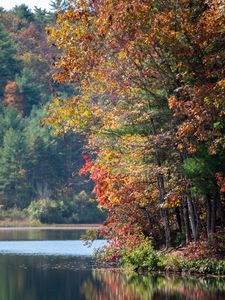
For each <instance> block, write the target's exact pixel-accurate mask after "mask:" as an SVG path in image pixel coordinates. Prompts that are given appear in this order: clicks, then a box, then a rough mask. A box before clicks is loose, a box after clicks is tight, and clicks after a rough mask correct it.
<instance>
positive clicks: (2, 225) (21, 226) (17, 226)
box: [0, 221, 101, 230]
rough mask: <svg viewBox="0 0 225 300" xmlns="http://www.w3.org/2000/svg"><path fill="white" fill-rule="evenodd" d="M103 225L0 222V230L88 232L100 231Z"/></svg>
mask: <svg viewBox="0 0 225 300" xmlns="http://www.w3.org/2000/svg"><path fill="white" fill-rule="evenodd" d="M100 227H101V224H41V223H39V222H29V221H28V222H13V221H12V222H4V221H1V222H0V230H30V229H43V230H54V229H60V230H74V229H80V230H88V229H99V228H100Z"/></svg>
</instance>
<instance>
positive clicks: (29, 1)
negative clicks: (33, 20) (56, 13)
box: [0, 0, 50, 10]
mask: <svg viewBox="0 0 225 300" xmlns="http://www.w3.org/2000/svg"><path fill="white" fill-rule="evenodd" d="M49 2H50V1H48V0H0V7H3V8H4V9H6V10H9V9H11V8H13V7H14V6H15V5H20V4H22V3H24V4H26V5H27V6H29V7H30V8H32V9H33V8H34V6H37V7H39V8H46V9H47V10H50V6H49Z"/></svg>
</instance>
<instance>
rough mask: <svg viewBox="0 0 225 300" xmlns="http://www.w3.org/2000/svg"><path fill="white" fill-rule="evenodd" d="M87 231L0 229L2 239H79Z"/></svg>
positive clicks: (0, 239) (0, 238)
mask: <svg viewBox="0 0 225 300" xmlns="http://www.w3.org/2000/svg"><path fill="white" fill-rule="evenodd" d="M84 233H85V230H82V229H74V230H72V229H71V230H68V229H56V230H54V229H39V228H32V229H11V228H5V229H1V230H0V241H19V240H20V241H26V240H29V241H34V240H38V241H46V240H79V239H80V237H81V235H83V234H84Z"/></svg>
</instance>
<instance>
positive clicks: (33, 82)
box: [0, 1, 104, 223]
mask: <svg viewBox="0 0 225 300" xmlns="http://www.w3.org/2000/svg"><path fill="white" fill-rule="evenodd" d="M52 8H53V11H52V12H47V11H46V10H42V9H39V8H35V10H34V11H31V10H30V9H29V8H28V7H27V6H26V5H25V4H22V5H19V6H15V8H13V9H12V10H11V11H5V10H4V9H0V20H1V23H0V100H1V101H0V205H1V216H2V217H4V216H7V215H8V216H9V215H10V216H11V214H10V213H9V214H7V211H9V212H10V211H12V212H15V211H16V210H15V209H16V208H17V209H19V210H23V212H25V214H26V215H27V216H28V217H31V218H33V219H36V220H40V221H42V222H47V223H49V222H53V223H61V222H66V223H68V222H69V223H73V222H101V220H102V219H103V218H104V216H103V214H102V213H101V212H100V211H98V210H97V208H96V203H94V201H93V202H92V203H89V202H88V199H89V198H90V196H91V189H92V183H91V181H90V180H89V181H88V180H86V183H85V182H84V180H82V179H81V177H80V176H79V174H78V172H79V169H80V167H81V166H82V164H83V158H82V152H83V141H82V137H81V136H80V135H78V134H74V133H73V132H72V131H70V132H67V133H65V134H64V135H63V136H61V137H56V136H54V135H53V132H52V130H50V129H49V128H47V127H43V126H41V121H42V119H43V118H44V117H45V115H46V110H47V107H48V104H49V102H50V101H51V100H52V99H53V98H54V97H55V96H56V95H60V96H61V97H69V95H70V94H72V93H74V88H72V87H71V86H70V85H68V84H67V85H64V86H60V87H58V84H56V83H55V82H54V81H53V80H52V65H53V62H54V56H55V55H56V50H55V49H54V47H51V45H50V44H49V43H48V40H47V33H46V30H45V27H46V25H47V24H49V23H52V22H53V21H54V18H55V17H54V15H55V12H56V11H58V10H59V9H63V3H62V1H52ZM5 211H6V212H5ZM12 217H13V216H12Z"/></svg>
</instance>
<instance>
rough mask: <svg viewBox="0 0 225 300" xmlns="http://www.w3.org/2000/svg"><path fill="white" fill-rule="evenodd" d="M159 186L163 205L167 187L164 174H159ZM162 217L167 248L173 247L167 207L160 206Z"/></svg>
mask: <svg viewBox="0 0 225 300" xmlns="http://www.w3.org/2000/svg"><path fill="white" fill-rule="evenodd" d="M158 187H159V197H160V199H159V201H160V204H161V205H162V204H163V203H164V197H165V187H164V178H163V176H162V175H158ZM160 213H161V217H162V219H163V226H164V232H165V241H166V248H169V247H171V234H170V225H169V216H168V211H167V209H165V208H162V207H161V208H160Z"/></svg>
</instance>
